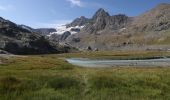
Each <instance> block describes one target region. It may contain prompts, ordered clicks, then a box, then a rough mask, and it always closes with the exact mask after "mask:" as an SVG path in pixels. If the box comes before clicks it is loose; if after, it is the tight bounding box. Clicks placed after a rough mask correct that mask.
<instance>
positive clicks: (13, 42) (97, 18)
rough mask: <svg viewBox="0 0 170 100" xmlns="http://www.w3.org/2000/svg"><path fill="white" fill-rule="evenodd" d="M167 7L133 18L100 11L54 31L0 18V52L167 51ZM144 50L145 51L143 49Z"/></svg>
mask: <svg viewBox="0 0 170 100" xmlns="http://www.w3.org/2000/svg"><path fill="white" fill-rule="evenodd" d="M169 12H170V4H160V5H158V6H156V7H155V8H153V9H151V10H149V11H147V12H145V13H143V14H141V15H139V16H136V17H129V16H127V15H124V14H118V15H110V14H109V13H108V12H106V11H105V10H104V9H102V8H100V9H99V10H98V11H97V12H96V13H95V14H94V15H93V17H92V18H86V17H84V16H81V17H80V18H76V19H75V20H73V22H71V23H69V24H66V25H63V26H60V27H57V28H40V29H33V28H31V27H29V26H26V25H17V24H15V23H13V22H11V21H9V20H5V19H3V18H0V49H1V50H5V51H8V52H10V53H14V54H42V53H61V52H69V50H70V49H71V48H77V49H79V50H126V49H148V46H152V47H156V48H165V49H169V48H170V13H169ZM145 47H146V48H145Z"/></svg>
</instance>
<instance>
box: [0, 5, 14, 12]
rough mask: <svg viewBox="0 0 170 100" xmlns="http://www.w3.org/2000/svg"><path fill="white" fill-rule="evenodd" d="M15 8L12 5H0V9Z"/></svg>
mask: <svg viewBox="0 0 170 100" xmlns="http://www.w3.org/2000/svg"><path fill="white" fill-rule="evenodd" d="M13 9H15V7H14V6H12V5H0V11H9V10H13Z"/></svg>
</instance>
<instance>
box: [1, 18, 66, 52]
mask: <svg viewBox="0 0 170 100" xmlns="http://www.w3.org/2000/svg"><path fill="white" fill-rule="evenodd" d="M31 30H32V28H30V27H27V26H24V25H22V26H21V25H17V24H15V23H13V22H11V21H9V20H5V19H3V18H0V49H1V50H5V51H8V52H10V53H13V54H44V53H60V52H65V51H66V50H65V49H64V47H63V46H60V45H58V44H57V43H55V42H52V41H50V40H48V39H47V38H45V37H44V36H43V35H41V34H40V33H36V32H34V31H31Z"/></svg>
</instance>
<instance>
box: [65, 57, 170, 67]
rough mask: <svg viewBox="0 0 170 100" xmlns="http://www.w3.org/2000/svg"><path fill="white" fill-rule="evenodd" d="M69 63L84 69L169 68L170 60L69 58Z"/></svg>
mask: <svg viewBox="0 0 170 100" xmlns="http://www.w3.org/2000/svg"><path fill="white" fill-rule="evenodd" d="M66 60H67V61H68V62H69V63H71V64H73V65H77V66H82V67H117V66H135V67H168V66H170V58H160V59H146V60H108V59H102V60H100V59H96V60H94V59H93V60H92V59H88V58H69V59H66Z"/></svg>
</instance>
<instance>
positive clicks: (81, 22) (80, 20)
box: [66, 16, 89, 28]
mask: <svg viewBox="0 0 170 100" xmlns="http://www.w3.org/2000/svg"><path fill="white" fill-rule="evenodd" d="M88 21H89V19H88V18H86V17H84V16H81V17H80V18H76V19H75V20H73V22H72V23H70V24H67V25H66V27H67V28H68V27H75V26H84V25H85V24H86V23H87V22H88Z"/></svg>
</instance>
